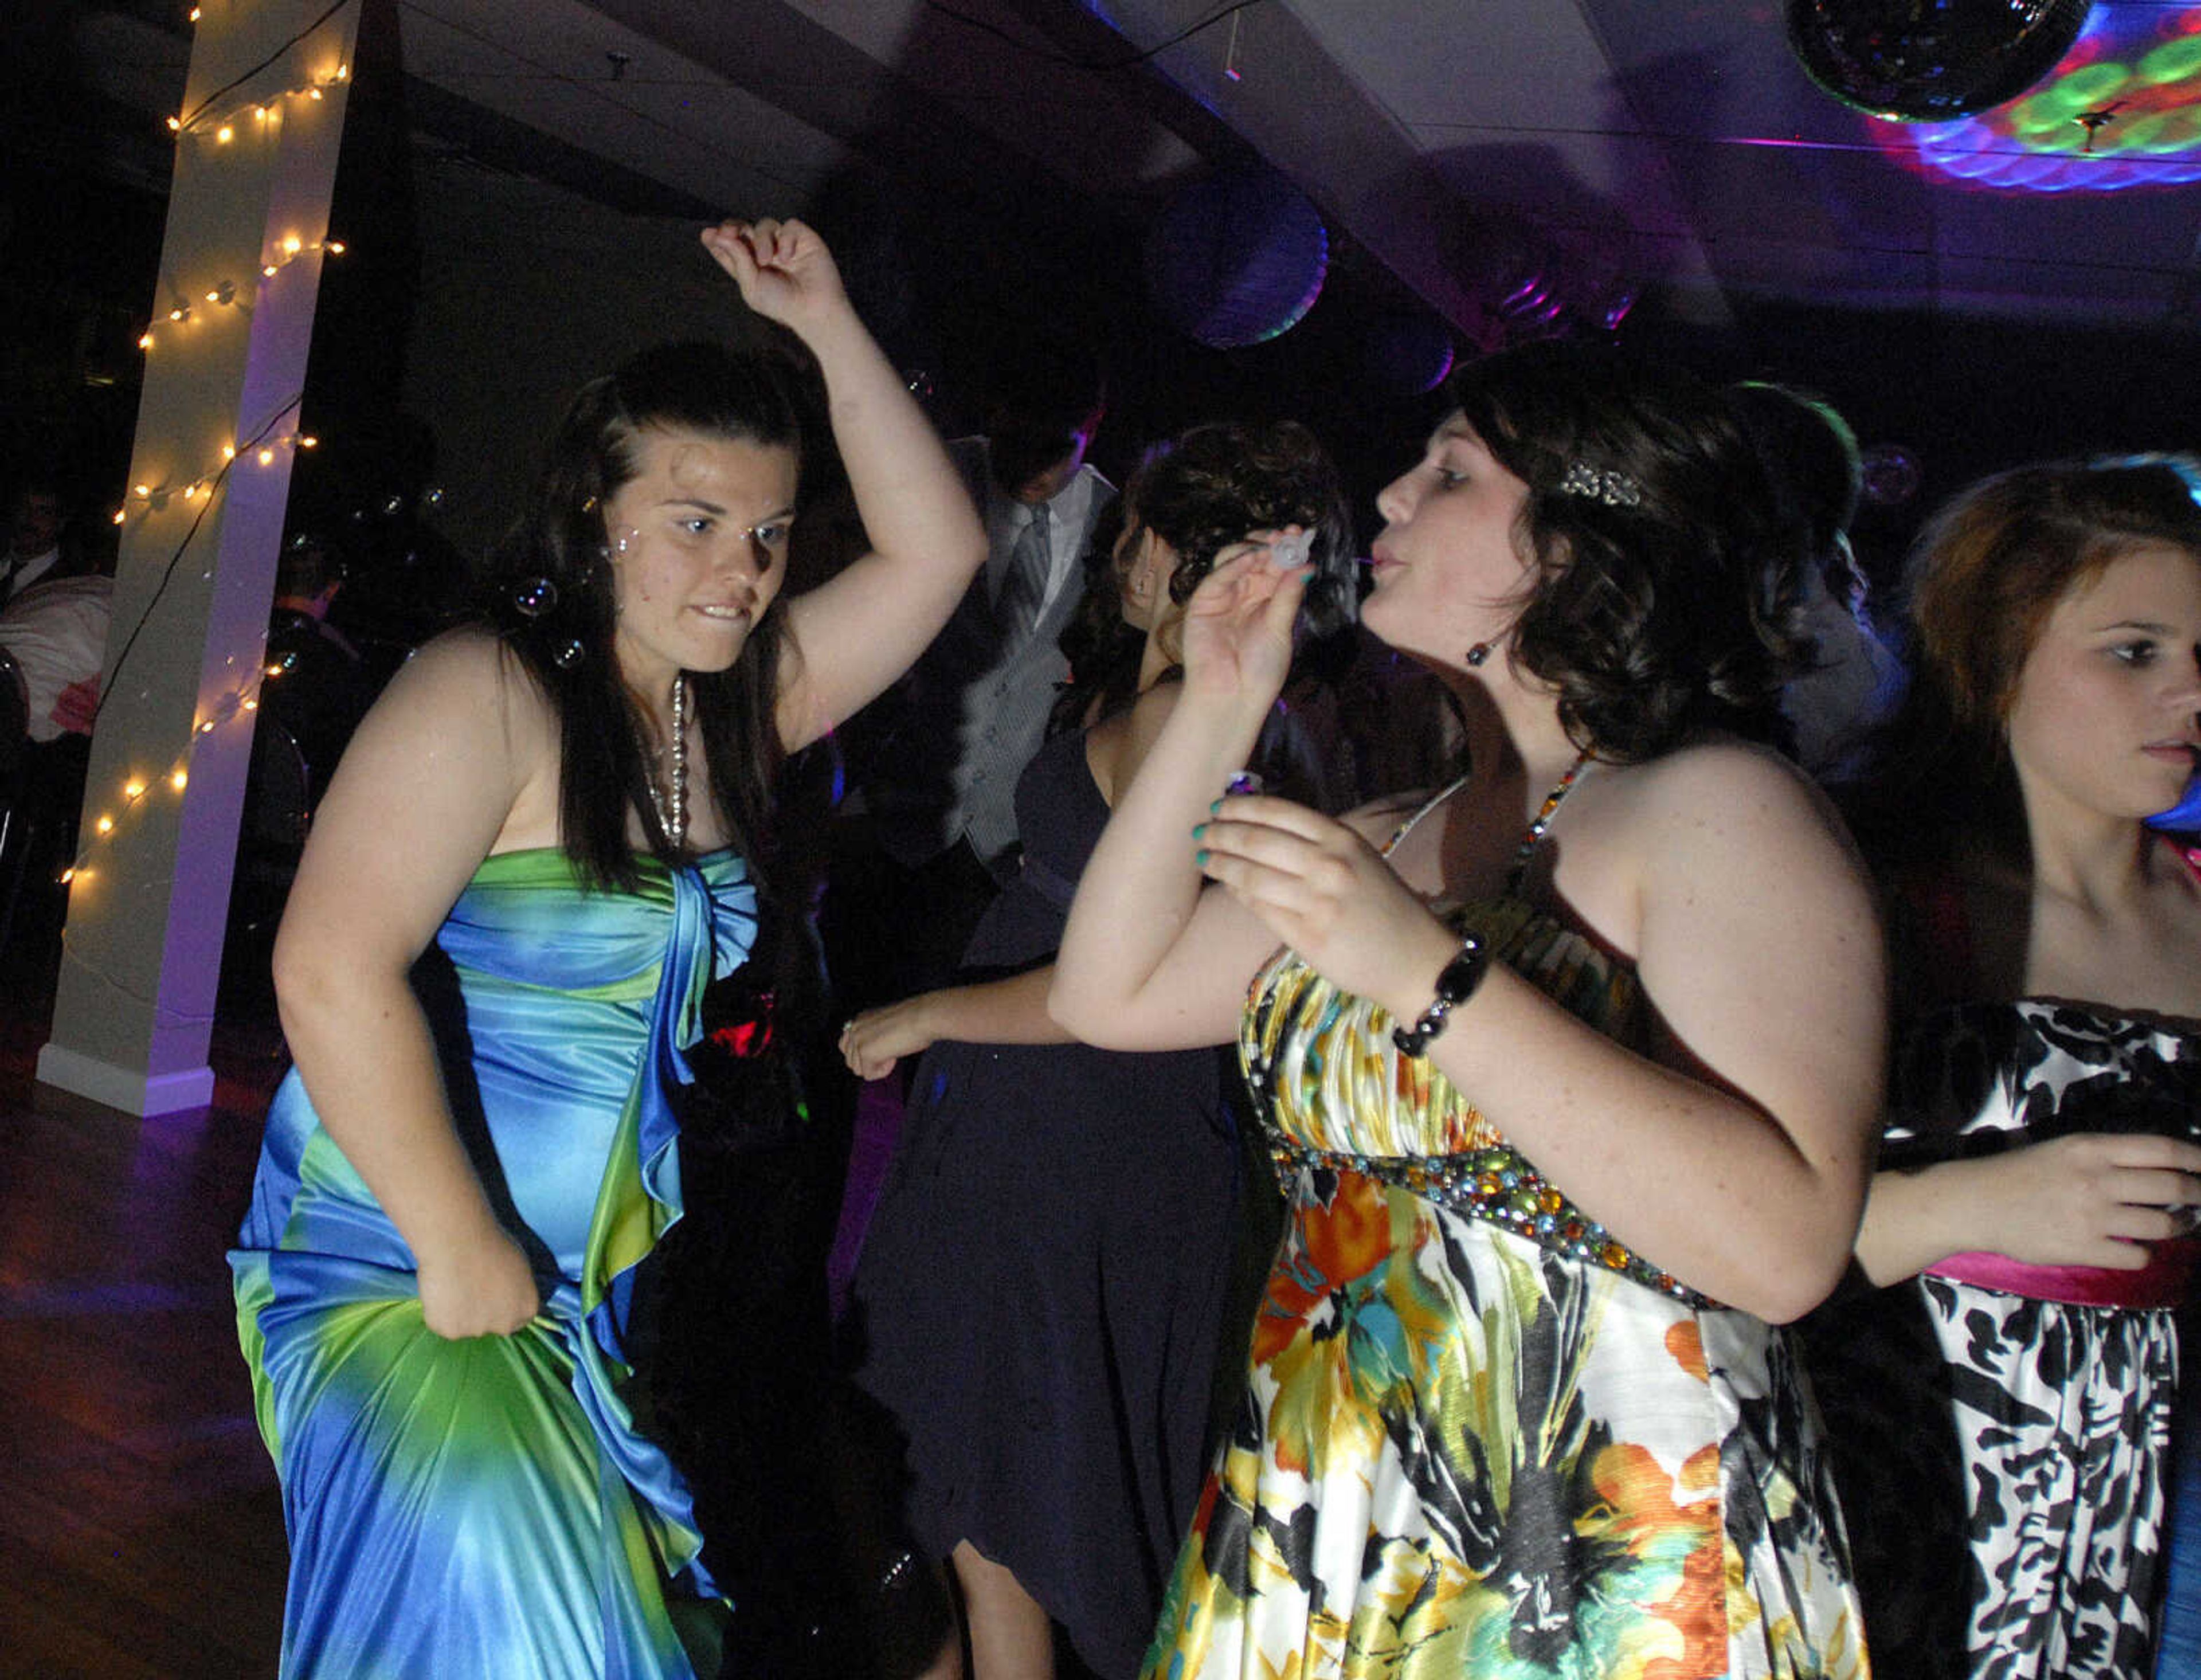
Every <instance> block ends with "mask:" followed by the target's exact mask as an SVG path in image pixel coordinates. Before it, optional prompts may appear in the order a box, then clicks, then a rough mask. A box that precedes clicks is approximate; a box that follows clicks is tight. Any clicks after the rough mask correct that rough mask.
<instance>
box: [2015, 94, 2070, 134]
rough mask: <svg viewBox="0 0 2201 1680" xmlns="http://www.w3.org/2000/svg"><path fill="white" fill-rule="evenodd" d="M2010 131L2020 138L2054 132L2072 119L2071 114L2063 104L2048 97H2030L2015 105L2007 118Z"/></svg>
mask: <svg viewBox="0 0 2201 1680" xmlns="http://www.w3.org/2000/svg"><path fill="white" fill-rule="evenodd" d="M2007 120H2008V121H2009V123H2010V132H2011V133H2012V134H2013V135H2015V136H2016V137H2017V138H2020V139H2025V138H2030V137H2031V136H2033V135H2035V134H2048V133H2052V132H2054V131H2055V130H2057V129H2058V128H2060V127H2062V126H2063V125H2064V124H2065V123H2067V122H2069V121H2070V120H2071V114H2070V113H2069V111H2067V110H2065V109H2063V106H2062V105H2061V104H2057V103H2051V102H2050V101H2048V100H2046V99H2028V100H2027V101H2026V102H2025V103H2023V104H2022V105H2019V106H2016V107H2014V108H2013V109H2011V111H2010V115H2009V117H2008V119H2007Z"/></svg>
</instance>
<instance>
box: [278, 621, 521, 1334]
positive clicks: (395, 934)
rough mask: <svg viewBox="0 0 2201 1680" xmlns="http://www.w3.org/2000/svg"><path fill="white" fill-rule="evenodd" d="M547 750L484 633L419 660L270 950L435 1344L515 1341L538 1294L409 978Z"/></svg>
mask: <svg viewBox="0 0 2201 1680" xmlns="http://www.w3.org/2000/svg"><path fill="white" fill-rule="evenodd" d="M552 747H553V737H552V733H551V731H550V729H549V724H548V720H547V712H546V711H545V709H544V708H542V707H541V706H540V704H539V702H534V701H533V696H531V694H529V693H528V692H527V691H526V690H525V678H521V677H519V675H518V674H517V667H509V669H508V667H507V666H506V664H505V661H503V660H502V656H501V655H500V653H499V650H498V649H497V646H496V643H494V642H493V641H492V640H490V638H489V637H485V636H481V635H478V634H462V635H459V636H453V637H444V638H443V640H441V641H439V642H436V643H431V644H430V645H429V646H428V647H426V648H425V649H422V650H421V651H420V654H419V655H416V656H415V657H414V660H413V661H412V662H411V663H410V664H408V666H407V667H405V668H404V669H403V670H402V671H401V672H400V673H398V675H397V677H396V679H395V680H394V681H392V682H391V684H390V688H389V690H388V691H387V692H386V693H385V694H384V696H383V698H382V699H381V700H380V701H379V702H377V704H376V705H375V707H374V709H373V711H371V712H369V713H368V714H367V719H366V720H365V722H363V723H362V724H361V725H360V728H359V731H358V733H357V734H356V735H355V737H353V740H352V743H351V744H350V746H349V748H348V749H346V750H345V753H344V757H343V766H342V767H341V768H340V769H339V770H338V771H337V776H336V778H335V780H334V781H333V782H332V784H331V785H330V788H329V791H328V796H327V797H326V799H324V800H323V801H322V802H321V806H320V810H318V811H317V812H316V813H315V814H314V828H313V833H312V837H310V838H309V839H308V842H307V844H306V850H305V855H304V857H303V859H302V861H301V862H300V864H299V868H298V878H297V881H296V884H294V885H293V886H292V888H291V896H290V902H289V903H288V905H287V907H286V908H285V911H284V915H283V926H282V931H281V932H280V933H279V935H278V936H277V938H276V943H275V961H274V967H275V990H276V1000H277V1004H278V1007H279V1010H280V1013H281V1015H282V1021H283V1032H284V1036H285V1037H286V1038H287V1039H288V1040H289V1041H290V1045H291V1054H292V1056H293V1057H294V1059H295V1060H296V1063H297V1067H298V1072H299V1076H300V1077H301V1078H302V1079H303V1080H304V1082H305V1086H306V1094H307V1096H308V1097H310V1098H311V1099H312V1101H313V1104H314V1109H315V1111H316V1112H317V1113H319V1114H320V1119H321V1124H322V1126H323V1127H324V1129H325V1130H326V1131H327V1133H328V1135H329V1137H331V1138H332V1139H333V1140H334V1141H335V1143H336V1145H337V1148H339V1149H341V1150H342V1151H343V1155H344V1159H345V1160H348V1161H349V1162H350V1163H351V1165H352V1166H353V1167H354V1168H355V1169H356V1170H357V1172H359V1175H360V1177H361V1178H363V1179H365V1180H366V1182H367V1188H368V1189H369V1190H372V1191H373V1193H374V1197H375V1200H376V1201H379V1202H380V1203H381V1205H382V1207H383V1208H384V1211H386V1212H387V1213H389V1215H390V1219H391V1220H392V1221H393V1222H395V1224H396V1226H397V1229H398V1231H399V1233H400V1234H401V1235H402V1237H404V1238H405V1241H406V1242H407V1243H408V1246H410V1248H412V1250H413V1254H414V1260H415V1262H416V1264H417V1265H418V1266H419V1268H420V1307H421V1313H422V1315H423V1317H424V1318H425V1319H426V1322H427V1325H428V1328H429V1329H431V1330H434V1331H435V1332H437V1334H438V1335H440V1336H479V1335H487V1334H498V1333H505V1332H509V1331H512V1330H517V1329H519V1327H520V1326H521V1325H525V1323H526V1322H527V1321H528V1320H529V1319H531V1318H532V1317H533V1316H534V1315H535V1313H536V1311H537V1307H538V1305H539V1302H538V1300H537V1287H536V1283H535V1280H534V1278H533V1275H532V1273H531V1270H530V1267H529V1266H528V1262H527V1259H526V1256H525V1254H524V1253H523V1252H522V1251H521V1249H520V1248H519V1245H518V1244H517V1243H516V1242H514V1240H513V1238H512V1237H511V1236H510V1235H509V1234H508V1232H506V1231H504V1229H503V1228H502V1226H501V1225H499V1224H498V1223H497V1219H496V1215H495V1213H492V1212H491V1211H490V1205H489V1201H488V1199H487V1198H486V1197H485V1196H484V1195H483V1192H482V1187H481V1184H480V1181H479V1179H478V1178H477V1177H476V1176H475V1173H474V1170H473V1167H472V1163H471V1162H470V1161H469V1160H467V1154H466V1151H465V1149H464V1148H463V1147H462V1145H461V1143H460V1141H459V1138H458V1135H457V1133H456V1131H455V1130H454V1129H453V1126H452V1123H451V1114H450V1108H449V1104H448V1102H447V1101H446V1100H445V1098H444V1095H443V1078H442V1075H441V1073H440V1072H439V1071H438V1068H437V1060H436V1053H435V1047H434V1043H433V1041H432V1039H431V1036H430V1032H429V1028H428V1023H427V1019H426V1016H424V1015H423V1014H422V1013H421V1010H420V1003H419V1002H418V1001H417V1000H416V999H415V997H414V993H413V989H412V985H411V983H410V979H409V974H410V971H411V968H412V966H413V962H414V959H415V958H416V957H418V956H419V955H420V953H421V951H422V950H423V949H426V946H427V943H428V942H429V940H430V939H431V938H433V937H435V932H436V929H437V927H438V926H439V925H441V924H442V922H443V917H444V916H445V915H446V914H447V913H449V909H450V907H451V905H452V902H454V901H455V899H456V898H457V897H458V896H459V894H460V892H461V890H463V889H464V888H465V886H466V884H467V880H468V879H469V878H471V877H472V874H473V872H474V871H475V869H476V868H477V867H478V866H479V865H480V863H481V861H482V859H483V858H484V857H485V856H486V855H488V854H489V852H490V849H491V848H492V847H493V846H494V845H495V844H496V840H497V837H498V835H499V833H500V832H501V831H502V830H503V828H504V826H505V824H506V820H507V818H508V816H509V815H510V814H511V813H512V811H513V808H514V805H515V803H517V802H519V800H520V798H521V797H522V796H523V794H527V795H530V796H531V797H539V796H540V793H541V790H537V789H532V788H531V787H530V785H529V782H530V767H531V765H534V764H537V763H545V762H555V755H554V754H553V751H552ZM547 808H548V809H549V811H551V812H555V808H556V807H555V800H553V801H552V802H550V803H549V805H548V807H547Z"/></svg>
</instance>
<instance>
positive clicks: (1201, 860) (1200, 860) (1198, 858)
mask: <svg viewBox="0 0 2201 1680" xmlns="http://www.w3.org/2000/svg"><path fill="white" fill-rule="evenodd" d="M1192 861H1194V863H1196V864H1198V865H1199V866H1200V867H1201V868H1202V869H1205V868H1206V867H1207V848H1206V847H1205V846H1202V847H1201V848H1200V849H1199V850H1198V851H1196V852H1194V854H1193V855H1192Z"/></svg>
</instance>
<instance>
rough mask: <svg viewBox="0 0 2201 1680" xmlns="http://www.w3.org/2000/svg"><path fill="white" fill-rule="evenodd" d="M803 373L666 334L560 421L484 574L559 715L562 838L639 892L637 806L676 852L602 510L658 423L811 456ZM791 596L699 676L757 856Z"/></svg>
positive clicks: (693, 680) (522, 655) (505, 632)
mask: <svg viewBox="0 0 2201 1680" xmlns="http://www.w3.org/2000/svg"><path fill="white" fill-rule="evenodd" d="M799 390H800V375H799V373H798V372H797V370H796V369H795V366H794V365H793V363H792V362H791V361H789V360H788V359H786V358H784V357H783V356H782V355H779V354H778V353H777V352H773V351H750V352H745V353H739V354H737V353H736V352H734V351H732V350H727V349H726V348H725V347H724V346H722V345H719V344H704V343H697V344H664V345H660V346H658V347H657V348H655V349H654V350H644V351H643V352H642V353H641V354H640V355H637V356H635V357H633V358H632V359H631V361H627V362H626V363H625V364H624V365H623V366H621V367H619V369H618V370H617V371H616V372H613V373H608V374H607V375H605V376H604V377H603V378H602V379H593V380H591V381H590V383H589V384H587V385H584V386H583V387H582V388H581V390H580V391H579V393H578V395H577V396H576V397H574V399H573V401H572V405H571V406H570V407H569V408H567V409H566V415H565V418H564V419H563V420H561V421H560V422H559V425H558V428H557V431H556V432H555V433H554V434H553V436H552V438H551V441H550V447H549V452H548V455H547V456H546V459H545V461H544V463H543V470H542V472H541V473H540V475H539V476H538V477H537V480H536V484H535V488H534V491H533V494H532V495H531V498H530V501H529V504H528V508H527V511H526V513H525V514H524V515H523V517H522V518H521V520H520V521H519V524H518V526H515V527H514V530H513V532H512V533H511V535H510V536H509V537H508V538H507V539H506V540H505V542H504V543H503V544H502V546H501V547H500V549H498V551H497V553H496V555H495V556H494V557H493V559H492V561H491V563H490V567H489V568H488V570H487V572H486V573H485V576H484V583H483V587H482V592H481V596H480V598H479V600H478V603H477V608H476V612H477V616H478V620H480V621H482V622H484V623H486V624H487V625H488V626H489V627H490V629H491V631H493V632H494V633H495V634H496V636H497V637H498V638H499V640H500V641H502V643H503V645H504V647H505V649H506V650H507V652H508V655H509V657H511V658H512V659H513V660H514V661H517V662H518V663H519V666H520V667H521V668H522V669H523V670H524V671H525V672H526V673H527V675H528V676H529V677H530V678H531V679H532V680H533V682H534V683H535V684H536V686H537V688H538V689H540V690H541V691H542V692H543V696H545V697H546V698H547V699H548V700H549V702H550V705H551V708H552V709H553V710H554V711H555V713H556V714H557V716H558V729H559V752H558V761H559V810H558V842H559V845H560V846H561V849H563V850H564V851H565V853H566V855H567V856H568V857H570V858H571V859H572V861H573V864H574V866H575V867H576V869H577V870H578V872H579V873H580V874H581V876H582V878H584V880H587V881H589V882H590V884H594V885H596V886H599V887H605V888H614V887H616V888H625V889H631V888H632V887H633V886H634V885H635V884H636V882H637V872H636V868H635V860H634V852H633V848H632V846H631V844H630V843H629V841H628V839H627V815H628V814H629V813H630V812H633V813H636V814H638V815H639V816H640V818H641V820H642V826H643V833H644V834H645V835H647V836H648V837H649V849H650V851H651V852H652V853H653V854H654V855H655V856H657V857H658V858H660V859H662V860H664V861H668V862H671V861H678V853H676V851H675V850H674V849H673V847H672V843H671V842H670V841H669V840H668V838H667V837H666V833H665V830H664V826H663V825H662V824H661V823H660V821H659V820H658V816H657V811H656V806H655V803H654V801H653V800H652V799H651V798H650V794H649V772H648V769H647V767H646V763H645V761H644V758H643V751H642V747H641V742H642V740H643V729H644V720H643V715H642V712H641V708H640V707H639V706H638V704H637V702H636V700H635V697H634V696H633V695H632V694H631V693H630V692H629V691H628V690H627V687H626V684H625V682H624V681H622V680H621V678H620V675H619V665H618V661H617V660H616V659H615V658H614V656H613V648H612V636H613V627H614V624H613V593H612V582H611V568H610V564H609V561H608V559H607V555H606V554H605V545H606V542H607V532H606V528H605V524H604V516H605V508H606V507H607V505H608V503H609V502H610V501H611V499H612V498H613V496H616V495H617V494H618V493H619V489H620V487H621V486H623V485H625V484H626V483H627V482H628V481H629V480H630V479H632V478H633V476H634V475H635V473H636V471H637V459H636V444H637V441H638V439H639V438H640V437H641V435H642V434H643V432H648V431H652V430H661V431H682V432H701V433H702V434H703V435H705V436H707V437H713V438H731V439H734V440H736V441H738V442H742V443H754V444H758V445H760V446H763V447H766V448H772V449H789V450H792V451H794V452H795V454H796V455H797V458H798V459H799V458H800V455H801V437H802V426H801V405H800V402H799V400H798V392H799ZM785 623H786V617H785V602H784V599H775V600H774V601H773V602H772V606H771V608H769V609H768V610H767V611H766V613H765V614H764V615H763V617H762V618H761V619H760V620H758V621H757V623H756V625H755V626H754V627H753V628H752V630H751V631H750V632H749V638H748V644H747V646H745V647H744V648H743V649H742V655H741V657H740V658H739V659H737V661H735V662H734V664H733V665H732V666H731V667H730V668H729V669H727V670H725V671H713V672H695V673H690V676H689V684H690V693H691V694H692V695H693V696H695V703H696V718H697V721H698V723H699V725H700V726H701V734H702V738H703V755H704V761H705V765H706V767H707V774H708V778H709V786H710V791H711V796H712V797H713V799H714V800H715V801H716V802H717V805H718V808H719V813H720V814H721V815H722V816H723V817H724V818H725V822H726V825H727V830H728V836H729V839H730V841H731V843H732V844H733V845H734V846H735V847H736V848H737V849H740V850H741V851H742V853H743V855H745V856H746V857H747V858H748V860H749V861H750V863H751V866H752V867H761V866H762V860H763V858H764V856H765V855H766V848H767V843H768V839H769V831H770V817H771V807H772V787H773V784H774V782H775V780H776V779H777V777H778V771H779V767H780V761H781V759H782V757H783V754H782V750H781V747H780V741H779V734H778V729H777V727H776V724H775V717H774V710H773V703H774V699H775V696H776V694H777V690H778V675H779V659H780V654H781V638H782V636H783V633H784V626H785Z"/></svg>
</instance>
